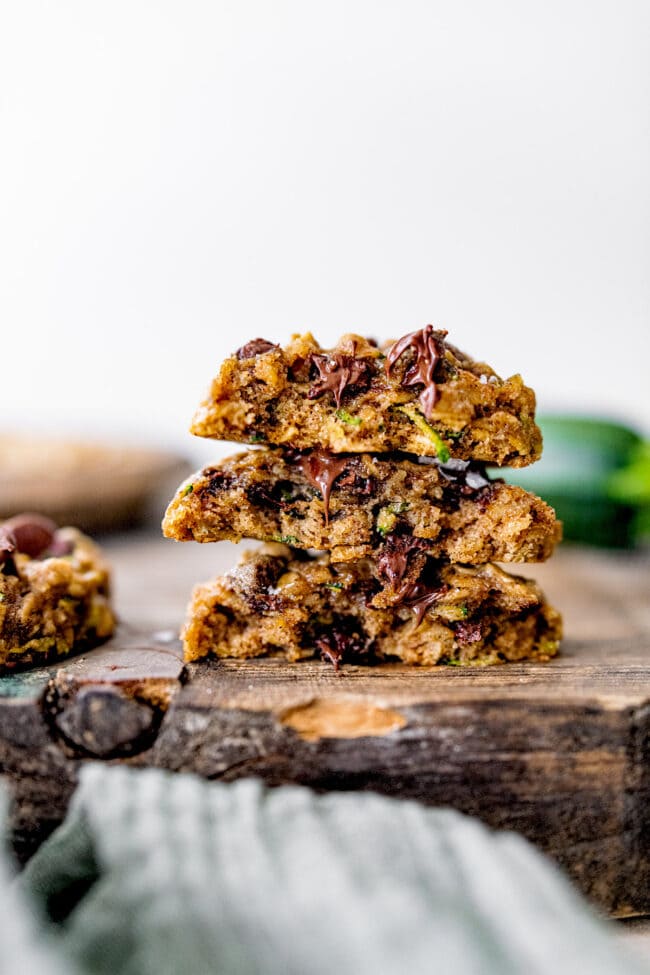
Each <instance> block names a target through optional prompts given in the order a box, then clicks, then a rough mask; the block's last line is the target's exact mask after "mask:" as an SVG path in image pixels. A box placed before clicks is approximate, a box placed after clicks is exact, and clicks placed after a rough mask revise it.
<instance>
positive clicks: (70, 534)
mask: <svg viewBox="0 0 650 975" xmlns="http://www.w3.org/2000/svg"><path fill="white" fill-rule="evenodd" d="M114 628H115V616H114V614H113V611H112V609H111V605H110V574H109V569H108V566H107V564H106V562H105V561H104V559H103V557H102V554H101V552H100V551H99V549H98V548H97V546H96V545H94V544H93V542H91V540H90V539H89V538H87V537H86V536H85V535H82V533H81V532H79V531H77V529H76V528H57V526H56V525H55V524H54V522H52V521H50V519H49V518H45V517H43V516H42V515H38V514H22V515H17V516H16V517H14V518H10V519H9V520H8V521H5V522H4V523H2V524H0V672H2V671H4V672H7V671H11V670H16V669H19V668H23V667H27V666H35V665H41V664H45V663H47V662H48V661H51V660H56V659H58V658H60V657H65V656H67V655H68V654H69V653H72V652H76V651H79V650H86V649H89V648H90V647H93V646H96V645H97V644H99V643H101V642H102V641H103V640H105V639H107V638H108V637H109V636H111V634H112V633H113V630H114Z"/></svg>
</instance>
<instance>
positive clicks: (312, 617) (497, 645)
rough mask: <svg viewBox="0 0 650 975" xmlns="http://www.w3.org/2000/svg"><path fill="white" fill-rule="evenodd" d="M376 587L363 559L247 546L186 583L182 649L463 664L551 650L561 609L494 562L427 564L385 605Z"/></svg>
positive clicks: (195, 655) (543, 655)
mask: <svg viewBox="0 0 650 975" xmlns="http://www.w3.org/2000/svg"><path fill="white" fill-rule="evenodd" d="M375 587H376V581H375V579H374V576H373V573H372V570H371V568H370V567H369V565H368V563H367V561H364V560H361V561H358V562H351V563H343V564H332V563H330V561H329V560H328V558H327V557H326V556H319V557H317V558H309V557H306V558H305V559H297V558H295V553H292V552H291V551H290V550H289V549H288V548H287V547H286V546H281V545H276V546H268V547H267V548H266V549H262V550H261V551H258V552H253V553H247V554H246V555H245V556H244V558H243V559H242V561H241V562H240V564H239V565H238V566H237V567H236V568H235V569H234V570H233V571H231V572H230V573H228V574H227V575H225V576H222V577H220V578H217V579H215V580H213V581H211V582H208V583H205V584H204V585H200V586H198V587H197V588H196V589H195V590H194V593H193V597H192V600H191V602H190V605H189V607H188V616H187V622H186V624H185V627H184V630H183V645H184V652H185V659H186V660H187V661H192V660H198V659H200V658H202V657H205V656H207V655H209V654H212V655H215V656H217V657H238V658H245V657H257V656H261V655H263V654H279V655H281V656H285V657H286V658H288V659H289V660H291V661H295V660H300V659H302V658H309V657H314V656H318V655H320V656H322V657H323V658H324V659H326V660H328V661H329V662H330V663H332V664H334V666H335V667H337V668H338V666H339V665H340V664H341V663H371V662H373V661H376V660H391V659H392V660H396V659H399V660H402V661H404V662H405V663H408V664H428V665H432V664H451V665H460V666H465V665H485V664H496V663H500V662H502V661H506V660H523V659H532V660H538V661H547V660H549V659H550V658H551V657H553V656H554V655H555V654H556V653H557V650H558V643H559V639H560V636H561V626H562V624H561V617H560V615H559V613H557V611H556V610H554V609H553V608H552V607H551V606H549V605H548V604H547V603H546V601H545V599H544V596H543V594H542V592H541V590H540V589H539V588H538V586H537V585H536V584H535V583H534V582H532V581H529V580H526V579H522V578H520V577H517V576H513V575H509V574H508V573H506V572H505V571H504V570H503V569H500V568H498V567H497V566H495V565H492V564H486V565H482V566H474V567H467V566H461V565H445V566H437V567H435V568H433V567H432V566H430V567H429V571H428V572H425V573H424V574H422V575H421V576H420V579H419V581H418V582H417V583H415V584H414V585H410V586H407V587H405V589H404V591H403V592H402V600H401V603H400V604H398V605H396V606H393V607H392V608H390V609H377V608H374V607H373V606H371V605H370V604H369V603H370V600H371V599H372V595H373V591H374V589H375Z"/></svg>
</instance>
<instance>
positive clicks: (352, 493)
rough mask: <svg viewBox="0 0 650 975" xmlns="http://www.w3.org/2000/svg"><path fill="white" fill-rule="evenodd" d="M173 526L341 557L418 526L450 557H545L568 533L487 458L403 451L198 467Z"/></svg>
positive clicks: (268, 454)
mask: <svg viewBox="0 0 650 975" xmlns="http://www.w3.org/2000/svg"><path fill="white" fill-rule="evenodd" d="M163 533H164V534H165V535H166V536H167V537H168V538H175V539H177V540H180V541H189V540H194V541H198V542H217V541H222V540H224V539H228V540H231V541H239V540H240V539H241V538H254V539H259V540H261V541H275V542H284V543H286V544H288V545H291V546H293V547H294V548H298V549H317V550H321V551H327V552H330V553H331V558H332V561H333V562H342V561H349V560H352V559H359V558H364V557H374V558H377V557H381V554H382V552H383V551H384V549H385V547H386V542H387V539H389V538H390V537H391V536H394V535H399V536H402V535H406V536H409V537H410V536H412V537H413V538H415V539H419V540H421V542H422V545H421V547H420V551H422V552H426V553H427V554H428V555H430V556H433V557H434V558H437V559H444V560H446V561H450V562H467V563H473V564H480V563H484V562H493V561H496V562H541V561H543V560H544V559H546V558H548V557H549V556H550V555H551V553H552V551H553V548H554V546H555V544H556V543H557V542H558V541H559V538H560V534H561V526H560V523H559V522H558V521H557V520H556V518H555V513H554V511H553V509H552V508H551V507H550V506H549V505H547V504H546V503H545V502H544V501H542V500H541V499H540V498H538V497H536V496H535V495H534V494H530V493H528V492H527V491H524V490H523V489H522V488H520V487H516V486H514V485H509V484H505V483H504V482H503V481H500V480H495V481H491V480H489V479H488V478H487V477H486V475H485V472H484V471H483V470H481V468H480V466H477V465H473V464H470V462H469V461H462V460H453V461H449V462H448V463H447V464H446V465H445V464H441V463H440V462H439V461H437V460H436V459H435V458H421V459H420V460H418V458H415V457H412V456H409V455H398V454H392V455H391V454H383V455H381V454H380V455H374V456H373V455H371V454H340V455H333V454H328V453H326V452H325V451H313V452H310V453H303V454H297V453H293V454H292V453H290V452H287V451H282V450H268V449H261V450H250V451H248V452H247V453H241V454H237V455H235V456H233V457H228V458H227V459H225V460H223V461H221V462H220V463H219V464H217V465H215V466H212V467H206V468H205V469H203V470H202V471H198V472H197V473H196V474H194V475H193V476H192V477H191V478H189V479H188V480H187V481H185V482H184V483H183V484H182V485H181V487H180V488H179V490H178V491H177V493H176V496H175V497H174V498H173V499H172V501H171V503H170V504H169V507H168V508H167V512H166V514H165V518H164V520H163Z"/></svg>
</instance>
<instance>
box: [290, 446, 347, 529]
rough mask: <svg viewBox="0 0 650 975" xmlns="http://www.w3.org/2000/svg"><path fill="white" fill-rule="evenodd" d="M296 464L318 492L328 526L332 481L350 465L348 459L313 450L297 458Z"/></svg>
mask: <svg viewBox="0 0 650 975" xmlns="http://www.w3.org/2000/svg"><path fill="white" fill-rule="evenodd" d="M296 463H297V464H298V466H299V467H300V469H301V471H302V472H303V474H304V475H305V478H306V479H307V480H308V481H309V483H310V484H311V486H312V487H315V488H317V489H318V490H319V491H320V494H321V497H322V499H323V504H324V506H325V524H326V525H328V524H329V518H330V495H331V493H332V487H333V486H334V481H335V480H336V479H337V477H339V476H340V475H341V474H342V473H343V471H344V470H345V468H346V467H347V465H348V464H349V463H350V459H349V457H336V456H335V455H334V454H330V453H329V451H327V450H313V451H312V452H311V453H309V454H304V455H303V456H302V457H298V458H297V460H296Z"/></svg>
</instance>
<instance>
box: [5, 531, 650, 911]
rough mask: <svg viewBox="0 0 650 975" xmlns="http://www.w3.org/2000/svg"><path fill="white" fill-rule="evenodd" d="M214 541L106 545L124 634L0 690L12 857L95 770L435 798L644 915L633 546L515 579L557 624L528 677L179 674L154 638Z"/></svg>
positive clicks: (292, 668)
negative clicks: (96, 765)
mask: <svg viewBox="0 0 650 975" xmlns="http://www.w3.org/2000/svg"><path fill="white" fill-rule="evenodd" d="M232 548H233V547H232V546H216V547H215V546H192V545H185V546H183V545H176V544H174V543H164V542H159V541H157V540H146V539H141V540H140V541H138V542H136V543H133V542H131V543H124V544H122V545H119V546H117V547H116V548H115V549H114V551H113V553H112V555H113V561H114V563H115V565H116V568H117V570H118V580H120V582H121V585H120V587H119V592H118V602H119V605H120V608H121V615H122V617H123V619H127V618H128V619H129V620H133V621H134V623H135V624H136V625H135V626H134V627H127V626H124V625H123V627H122V629H121V631H120V633H119V634H118V636H117V637H116V639H115V640H113V641H111V643H109V644H107V645H106V646H105V647H103V648H100V649H99V650H96V651H94V652H93V653H90V654H88V655H86V656H85V657H79V658H75V659H71V660H70V661H68V662H67V664H66V665H65V666H64V667H62V668H60V669H59V670H58V671H57V668H52V669H51V670H49V671H47V670H43V671H34V672H31V673H29V674H26V675H23V676H12V677H10V678H4V679H3V680H2V681H0V694H2V695H3V696H2V697H1V698H0V771H1V772H2V773H3V774H4V776H5V779H6V781H7V782H8V783H9V785H10V787H11V789H12V790H13V793H14V797H15V802H14V808H13V828H14V835H15V843H16V847H17V849H18V851H19V853H20V854H21V855H22V856H27V855H29V853H30V852H31V851H32V850H33V849H34V847H35V846H36V845H37V844H38V843H39V842H40V841H41V840H42V839H43V837H44V836H45V835H47V833H48V832H49V831H50V830H51V829H52V828H53V826H54V825H55V824H56V823H57V822H58V821H60V819H61V817H62V816H63V814H64V811H65V806H66V803H67V801H68V799H69V796H70V794H71V792H72V789H73V788H74V782H75V779H76V775H77V772H78V769H79V766H80V764H81V763H82V762H85V761H88V760H89V759H91V758H95V759H97V758H98V759H100V760H108V761H120V762H127V763H129V764H132V765H154V766H158V767H161V768H166V769H171V770H183V771H192V772H195V773H198V774H199V775H202V776H205V777H206V778H210V779H214V780H222V781H231V780H233V779H236V778H239V777H241V776H244V775H256V776H259V777H261V778H262V779H264V780H265V781H266V782H268V783H269V784H271V785H279V784H283V783H304V784H307V785H310V786H312V787H313V788H316V789H322V790H325V789H346V790H348V789H373V790H376V791H379V792H383V793H386V794H388V795H394V796H401V797H412V798H417V799H419V800H422V801H424V802H427V803H431V804H434V805H451V806H454V807H455V808H457V809H460V810H462V811H464V812H466V813H469V814H471V815H476V816H479V817H481V818H482V819H483V820H484V821H486V822H487V823H489V824H490V825H492V826H495V827H499V828H505V829H515V830H518V831H520V832H521V833H523V834H524V835H525V836H527V837H528V838H529V839H531V840H532V841H533V842H534V843H536V844H537V845H538V846H539V847H540V848H541V849H543V850H545V851H547V852H548V853H549V854H550V855H551V856H552V857H554V858H555V859H556V860H557V861H558V862H559V863H561V864H562V865H563V866H564V867H565V868H566V869H567V870H568V872H569V874H570V875H571V876H572V877H573V878H574V880H575V881H576V882H577V883H578V885H579V886H580V887H581V889H582V890H583V891H584V892H585V893H586V894H587V895H588V896H589V897H590V898H591V899H592V900H593V901H594V902H595V903H597V904H598V905H600V906H601V907H602V908H604V909H605V910H606V911H608V912H609V913H611V914H614V915H618V916H629V915H632V914H641V913H648V912H649V911H650V812H649V810H650V802H649V800H650V764H649V762H648V758H649V754H648V753H649V749H650V744H649V743H650V736H649V730H650V598H649V597H650V559H649V558H648V554H647V553H646V554H643V553H641V554H635V555H630V554H622V553H621V554H617V555H603V554H596V553H595V552H591V551H586V550H578V549H576V550H570V549H567V550H566V551H561V552H560V553H559V554H558V555H557V556H556V557H555V558H554V559H553V560H552V562H550V563H549V564H547V565H545V566H536V567H525V570H523V571H525V572H526V573H527V574H529V575H535V576H537V577H538V578H539V579H540V581H541V582H542V584H543V585H544V587H545V588H546V590H547V592H548V594H549V596H550V598H551V599H552V600H553V601H554V602H555V603H556V604H557V605H558V606H559V607H560V608H561V609H562V610H563V611H564V613H565V617H566V627H567V639H566V641H565V643H564V646H563V653H562V655H561V657H559V658H558V659H557V660H556V661H553V662H552V663H550V664H547V665H541V664H509V665H504V666H502V667H492V668H485V669H477V670H464V669H459V668H409V667H406V666H404V665H402V664H393V665H384V666H381V667H373V668H363V667H346V668H344V671H343V673H342V674H341V675H340V676H337V675H336V674H335V673H334V671H333V670H332V669H331V667H329V666H328V665H325V664H322V663H320V662H316V661H314V662H302V663H298V664H293V665H290V664H287V663H285V662H283V661H281V660H277V659H260V660H256V661H249V662H234V661H226V662H216V661H214V662H211V661H208V662H204V663H201V664H198V665H192V666H191V667H189V668H187V669H184V668H183V667H182V662H181V660H180V655H179V647H178V643H177V641H176V640H175V637H174V631H175V629H176V628H177V625H178V621H179V619H180V618H181V617H182V613H183V608H184V605H185V603H186V601H187V598H188V594H189V590H190V588H191V585H192V583H193V582H195V581H197V580H199V579H201V578H204V577H207V576H209V575H210V574H211V573H213V572H216V571H221V570H223V569H224V568H225V567H226V565H227V564H229V563H230V562H232V560H233V557H234V556H233V550H232Z"/></svg>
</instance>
